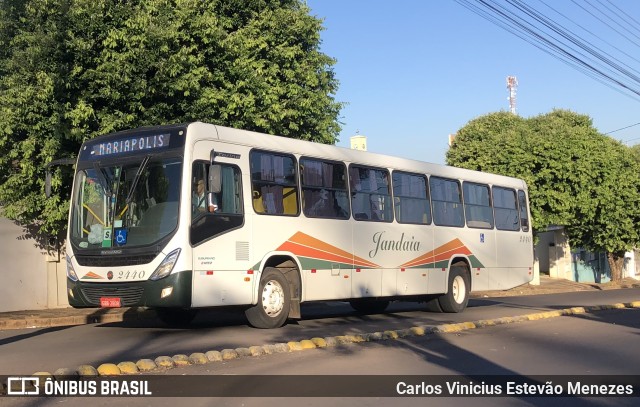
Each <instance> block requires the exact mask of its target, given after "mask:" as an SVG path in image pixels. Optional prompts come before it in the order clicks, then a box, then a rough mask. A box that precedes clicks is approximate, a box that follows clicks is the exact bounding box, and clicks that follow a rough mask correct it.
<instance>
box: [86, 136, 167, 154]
mask: <svg viewBox="0 0 640 407" xmlns="http://www.w3.org/2000/svg"><path fill="white" fill-rule="evenodd" d="M169 139H170V135H169V134H168V133H167V134H154V135H151V136H144V137H127V138H123V139H121V140H112V141H105V142H102V143H98V144H96V145H94V146H93V150H92V151H91V155H92V156H93V157H104V156H113V155H117V154H126V153H134V152H143V151H149V150H157V149H161V148H164V147H169Z"/></svg>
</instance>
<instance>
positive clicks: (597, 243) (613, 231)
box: [447, 110, 640, 281]
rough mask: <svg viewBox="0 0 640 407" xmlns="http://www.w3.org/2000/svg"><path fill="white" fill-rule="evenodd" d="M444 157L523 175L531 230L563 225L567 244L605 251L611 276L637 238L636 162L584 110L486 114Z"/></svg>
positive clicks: (639, 189)
mask: <svg viewBox="0 0 640 407" xmlns="http://www.w3.org/2000/svg"><path fill="white" fill-rule="evenodd" d="M447 162H448V164H450V165H455V166H460V167H464V168H470V169H476V170H481V171H488V172H494V173H498V174H503V175H509V176H515V177H519V178H523V179H524V180H525V181H526V182H527V184H528V186H529V198H530V202H531V212H532V224H533V226H534V228H536V229H537V230H544V229H545V228H547V227H548V226H550V225H563V226H565V227H566V229H567V232H568V235H569V240H570V243H571V244H572V245H574V246H578V247H584V248H585V249H588V250H591V251H603V252H606V253H607V255H608V259H609V265H610V268H611V271H612V279H613V280H615V281H618V280H619V279H621V277H622V272H621V270H622V263H623V261H624V252H625V251H627V250H629V249H631V248H632V247H635V246H636V245H637V244H638V242H639V241H640V236H639V235H638V232H637V230H638V227H639V226H640V211H639V208H640V206H639V205H638V203H639V202H640V178H639V177H638V169H639V166H638V162H637V161H634V158H633V154H632V152H631V151H630V149H628V148H627V147H625V146H623V145H621V144H620V143H618V142H616V141H614V140H613V139H611V138H609V137H607V136H604V135H602V134H600V133H598V131H597V130H596V129H595V128H594V127H593V126H592V121H591V119H590V118H589V117H588V116H585V115H580V114H576V113H574V112H570V111H566V110H554V111H552V112H551V113H548V114H544V115H539V116H536V117H533V118H530V119H522V118H519V117H517V116H514V115H512V114H510V113H507V112H500V113H493V114H489V115H486V116H483V117H480V118H477V119H475V120H473V121H471V122H469V123H468V124H467V125H465V126H464V127H463V128H462V129H460V131H459V132H458V135H457V136H456V139H455V141H454V144H453V146H452V147H451V149H450V150H449V151H448V152H447Z"/></svg>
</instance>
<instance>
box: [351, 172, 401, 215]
mask: <svg viewBox="0 0 640 407" xmlns="http://www.w3.org/2000/svg"><path fill="white" fill-rule="evenodd" d="M349 182H350V185H351V210H352V212H353V218H354V219H356V220H367V221H374V222H391V221H392V220H393V210H392V209H391V205H392V204H391V190H390V187H389V172H388V171H387V170H385V169H380V168H370V167H361V166H357V165H352V166H350V167H349Z"/></svg>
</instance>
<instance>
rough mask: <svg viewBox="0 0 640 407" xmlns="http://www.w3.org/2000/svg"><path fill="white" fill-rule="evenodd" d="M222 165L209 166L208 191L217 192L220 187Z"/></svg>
mask: <svg viewBox="0 0 640 407" xmlns="http://www.w3.org/2000/svg"><path fill="white" fill-rule="evenodd" d="M221 173H222V167H221V166H220V165H219V164H211V165H210V166H209V192H213V193H216V194H217V193H219V192H220V190H221V189H222V178H221Z"/></svg>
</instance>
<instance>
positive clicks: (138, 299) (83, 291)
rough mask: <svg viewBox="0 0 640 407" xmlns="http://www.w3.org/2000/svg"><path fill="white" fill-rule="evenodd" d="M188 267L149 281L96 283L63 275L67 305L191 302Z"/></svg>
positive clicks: (184, 305)
mask: <svg viewBox="0 0 640 407" xmlns="http://www.w3.org/2000/svg"><path fill="white" fill-rule="evenodd" d="M192 280H193V274H192V272H191V271H190V270H185V271H181V272H176V273H173V274H170V275H168V276H167V277H165V278H163V279H161V280H157V281H153V280H147V281H135V282H134V281H132V282H122V283H107V282H104V283H102V282H101V283H98V282H87V281H82V280H79V281H73V280H72V279H71V278H68V277H67V294H68V299H69V305H71V306H72V307H74V308H97V307H103V308H104V307H171V308H187V307H189V306H191V283H192Z"/></svg>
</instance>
